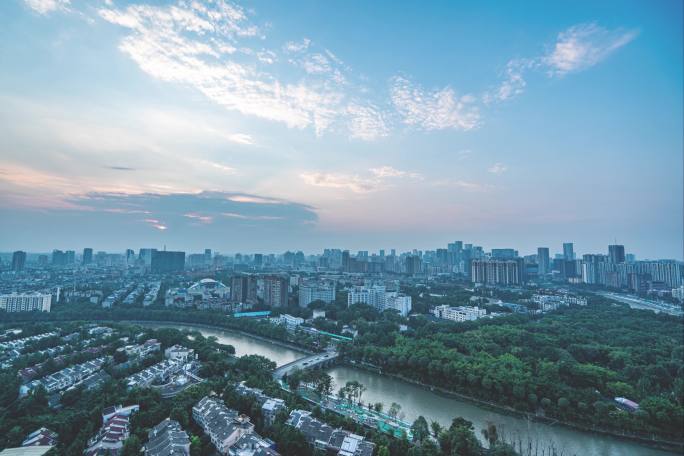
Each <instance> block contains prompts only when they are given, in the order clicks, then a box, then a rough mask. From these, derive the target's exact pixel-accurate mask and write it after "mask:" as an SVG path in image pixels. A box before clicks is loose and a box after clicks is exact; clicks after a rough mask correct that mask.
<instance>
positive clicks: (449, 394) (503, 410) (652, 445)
mask: <svg viewBox="0 0 684 456" xmlns="http://www.w3.org/2000/svg"><path fill="white" fill-rule="evenodd" d="M63 317H64V316H62V318H61V319H60V318H59V317H58V318H55V319H50V321H55V322H59V321H76V320H78V321H83V318H70V319H67V318H63ZM174 317H175V318H174V319H169V320H159V319H143V320H139V319H121V320H116V319H112V318H92V317H91V319H90V320H91V321H98V322H111V323H127V322H128V323H130V322H137V323H139V324H159V325H166V326H170V327H173V326H174V325H184V326H188V327H195V328H198V329H208V330H214V331H225V332H227V333H233V334H236V335H240V336H243V337H246V338H252V339H254V340H255V341H260V342H262V343H264V344H269V345H274V346H280V347H282V348H284V349H289V350H295V351H297V352H299V353H306V352H307V351H306V349H303V348H302V347H300V346H298V345H295V344H289V343H287V342H285V341H282V340H279V339H272V338H269V337H264V336H261V335H258V334H253V333H250V332H249V331H243V330H240V329H236V328H229V327H225V326H219V325H212V324H207V323H200V322H193V321H188V320H184V319H182V315H178V314H176V315H174ZM46 320H47V319H46ZM46 320H42V321H46ZM309 351H310V350H309ZM350 366H352V367H354V368H357V369H359V371H358V372H361V371H362V370H367V371H369V372H374V373H376V374H377V373H380V374H378V377H379V378H382V377H386V378H392V379H395V380H394V381H396V382H402V383H404V384H406V385H413V387H417V388H420V389H421V390H424V391H427V392H429V393H430V394H434V395H435V397H436V398H438V397H440V396H441V397H446V398H454V399H452V400H462V402H464V403H465V402H469V403H471V404H474V405H472V407H473V408H478V409H481V410H491V411H493V412H494V413H500V414H501V415H502V416H505V415H509V416H511V417H514V418H511V419H516V420H520V417H523V418H524V419H526V420H527V419H528V418H529V421H535V422H540V423H543V424H546V425H551V426H553V425H555V424H561V426H557V427H556V428H557V429H558V431H556V432H560V435H563V434H567V433H568V432H577V433H586V434H594V435H596V436H603V437H602V438H608V437H610V438H614V439H615V440H614V441H615V442H620V441H623V442H630V443H624V444H623V445H634V446H638V447H640V448H642V450H643V451H640V450H639V448H635V449H630V451H622V450H626V448H621V446H620V445H619V444H617V443H616V444H610V446H607V447H595V446H594V447H592V446H589V447H585V448H580V451H577V450H574V454H576V455H577V456H579V455H584V454H590V455H592V456H605V455H608V454H609V455H611V456H622V455H627V454H628V455H631V456H638V455H642V454H646V453H648V451H649V450H652V451H655V450H656V449H657V450H664V451H669V452H672V451H677V452H681V449H682V444H681V443H680V442H668V441H662V440H655V439H653V440H650V439H647V438H643V437H638V436H635V437H633V436H628V435H621V434H617V433H614V432H606V431H599V430H596V429H591V428H586V427H582V426H578V425H575V424H573V423H558V422H554V421H553V420H550V421H545V420H544V419H540V418H544V417H536V416H534V417H533V416H529V417H528V414H525V413H523V412H519V411H516V410H514V409H512V408H510V407H503V406H501V405H498V404H495V403H489V402H487V401H483V400H480V399H477V398H474V397H470V396H468V395H463V394H460V393H456V392H453V391H448V390H444V389H442V388H439V387H434V386H431V385H424V384H421V383H420V382H417V381H415V380H412V379H408V378H405V377H402V376H400V375H396V374H389V373H386V372H383V371H382V370H380V369H378V368H377V367H376V366H370V365H362V364H350ZM363 383H364V384H367V385H370V383H369V382H366V381H364V382H363ZM342 384H344V382H342ZM396 400H397V401H398V402H401V397H397V399H396ZM388 403H389V402H388ZM433 407H440V404H439V403H436V404H433ZM429 413H430V412H429V411H428V410H421V413H420V414H423V415H424V416H426V417H428V416H429ZM461 416H462V415H461ZM466 416H467V415H466ZM452 417H453V416H452ZM452 417H450V418H449V420H450V419H451V418H452ZM547 420H548V419H547ZM522 432H525V431H524V430H523V431H522ZM578 438H579V436H572V437H570V436H567V435H565V436H563V437H562V438H561V439H560V440H559V441H563V440H564V441H566V442H571V441H573V440H572V439H578ZM595 438H599V437H593V438H590V439H595ZM550 441H552V440H550ZM637 444H638V445H637ZM592 445H594V444H593V443H592ZM612 445H616V448H619V449H620V451H619V452H617V451H615V450H614V449H613V446H612ZM582 450H587V451H582ZM648 454H653V453H648ZM679 454H681V453H679Z"/></svg>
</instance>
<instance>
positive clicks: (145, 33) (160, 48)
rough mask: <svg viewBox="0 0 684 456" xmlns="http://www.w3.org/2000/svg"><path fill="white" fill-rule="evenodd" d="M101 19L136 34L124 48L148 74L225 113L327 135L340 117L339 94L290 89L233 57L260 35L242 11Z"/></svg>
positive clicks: (111, 12)
mask: <svg viewBox="0 0 684 456" xmlns="http://www.w3.org/2000/svg"><path fill="white" fill-rule="evenodd" d="M99 13H100V16H101V17H102V18H103V19H105V20H106V21H108V22H111V23H112V24H116V25H119V26H121V27H124V28H126V29H128V30H129V31H130V33H129V35H128V36H126V37H125V38H124V39H123V40H122V41H121V44H120V46H119V48H120V50H121V51H122V52H124V53H125V54H127V55H128V56H130V57H131V58H132V59H133V60H134V61H135V62H136V63H137V64H138V65H139V66H140V68H141V69H142V70H143V71H145V72H146V73H148V74H149V75H151V76H153V77H155V78H157V79H160V80H164V81H168V82H175V83H180V84H187V85H189V86H191V87H194V88H195V89H197V90H199V91H200V92H201V93H203V94H204V95H205V96H206V97H207V98H209V99H210V100H212V101H214V102H215V103H217V104H219V105H221V106H224V107H225V108H227V109H230V110H235V111H238V112H241V113H243V114H247V115H251V116H257V117H261V118H264V119H268V120H272V121H277V122H282V123H284V124H286V125H287V126H289V127H295V128H306V127H308V126H310V125H313V126H314V128H315V130H316V132H317V133H318V134H321V133H322V132H323V131H325V130H326V129H327V128H328V127H329V126H330V124H331V123H332V122H333V121H334V119H335V118H336V112H338V111H339V109H338V107H339V103H340V99H341V95H340V94H339V93H337V92H336V91H334V90H328V89H324V88H323V89H321V88H314V87H311V86H308V85H306V84H305V83H286V82H283V81H280V80H279V79H278V78H277V77H276V76H274V75H273V74H270V73H269V72H268V71H266V70H265V69H260V68H258V67H257V66H254V65H249V64H246V63H241V62H239V61H238V60H237V59H235V58H232V57H231V56H232V55H233V54H235V53H236V51H235V49H236V48H237V49H238V51H237V52H240V49H246V50H248V51H249V52H251V53H253V52H254V51H253V50H252V48H251V47H249V45H248V44H246V45H245V46H242V45H238V46H236V43H238V42H241V40H244V39H250V38H253V37H256V36H258V34H259V33H260V31H259V28H258V27H257V26H255V25H253V24H252V23H251V21H250V20H249V18H248V17H247V13H246V12H245V11H244V10H243V8H241V7H240V6H237V5H234V4H232V3H229V2H226V1H223V0H218V1H217V2H215V3H212V4H207V5H205V4H201V3H199V2H192V3H191V4H187V3H185V2H179V3H178V4H175V5H171V6H150V5H131V6H128V7H126V8H125V9H114V8H103V9H101V10H100V11H99Z"/></svg>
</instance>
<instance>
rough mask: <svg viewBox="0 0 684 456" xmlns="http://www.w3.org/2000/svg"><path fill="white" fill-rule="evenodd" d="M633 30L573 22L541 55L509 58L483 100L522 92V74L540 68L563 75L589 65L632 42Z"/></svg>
mask: <svg viewBox="0 0 684 456" xmlns="http://www.w3.org/2000/svg"><path fill="white" fill-rule="evenodd" d="M638 34H639V33H638V31H637V30H625V29H622V28H618V29H613V30H610V29H606V28H604V27H601V26H600V25H598V24H596V23H585V24H578V25H574V26H572V27H570V28H568V29H566V30H564V31H562V32H560V33H559V34H558V37H557V38H556V41H555V43H554V44H553V46H552V47H551V49H550V51H549V52H547V53H546V54H545V55H542V56H537V57H531V58H516V59H512V60H509V61H508V63H507V64H506V68H505V70H504V72H503V80H502V82H501V83H500V84H499V85H498V86H497V87H495V88H493V89H491V90H488V91H486V92H485V93H484V95H483V96H482V100H483V101H484V102H485V103H487V104H488V103H492V102H500V101H507V100H510V99H512V98H515V97H516V96H518V95H520V94H522V93H523V91H524V90H525V87H526V86H527V81H526V74H527V73H528V72H531V71H543V72H545V73H546V74H547V75H548V76H551V77H553V76H564V75H566V74H568V73H574V72H579V71H582V70H586V69H588V68H591V67H593V66H595V65H597V64H598V63H600V62H602V61H603V60H605V59H606V58H607V57H608V56H610V55H611V54H612V53H614V52H615V51H617V50H618V49H620V48H621V47H623V46H625V45H626V44H628V43H630V42H631V41H633V40H634V39H635V38H636V37H637V35H638Z"/></svg>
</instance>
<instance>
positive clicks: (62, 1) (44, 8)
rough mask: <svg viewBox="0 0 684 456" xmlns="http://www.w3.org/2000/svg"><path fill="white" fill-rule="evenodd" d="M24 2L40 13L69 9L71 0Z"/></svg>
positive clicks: (27, 0)
mask: <svg viewBox="0 0 684 456" xmlns="http://www.w3.org/2000/svg"><path fill="white" fill-rule="evenodd" d="M24 3H26V5H28V6H29V8H31V9H32V10H33V11H35V12H37V13H39V14H49V13H52V12H54V11H60V10H61V11H68V9H69V8H68V7H69V4H70V3H71V2H70V0H24Z"/></svg>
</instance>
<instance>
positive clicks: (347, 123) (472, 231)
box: [0, 0, 684, 259]
mask: <svg viewBox="0 0 684 456" xmlns="http://www.w3.org/2000/svg"><path fill="white" fill-rule="evenodd" d="M682 16H683V11H682V2H681V1H679V0H662V1H658V2H653V1H647V0H643V1H630V0H617V1H610V0H608V1H603V2H590V1H587V2H584V1H558V2H548V1H527V2H524V3H520V2H494V1H470V2H465V1H460V2H453V1H449V2H439V1H434V2H401V1H373V2H361V1H345V2H341V1H337V2H332V1H327V2H323V1H288V2H273V1H262V0H256V1H249V2H240V3H237V2H229V1H223V0H214V1H191V0H177V1H161V0H135V1H124V0H88V1H81V0H6V1H2V2H0V68H1V70H0V250H13V249H24V250H29V251H49V250H52V249H53V248H61V249H81V248H83V247H93V248H95V249H96V250H110V251H116V250H122V249H125V248H136V249H137V248H140V247H157V248H161V247H162V246H166V247H167V248H168V249H179V250H180V249H182V250H187V251H200V250H201V249H203V248H205V247H206V248H213V249H214V250H217V251H221V252H226V253H229V252H243V253H244V252H279V251H285V250H287V249H289V250H295V249H296V250H303V251H305V252H311V253H313V252H318V251H320V250H321V249H323V248H348V249H351V250H377V249H381V248H384V249H390V248H396V249H398V250H399V251H402V250H409V249H413V248H418V249H434V248H437V247H443V246H445V245H446V243H448V242H452V241H454V240H464V241H466V242H472V243H474V244H477V245H483V246H484V247H485V248H486V249H489V248H502V247H512V248H516V249H518V250H520V252H521V253H532V252H534V251H536V248H537V247H538V246H548V247H550V248H551V251H552V252H553V251H561V248H562V242H574V243H575V251H576V252H579V253H588V252H598V253H600V252H605V251H606V250H607V245H608V244H612V243H615V242H617V243H620V244H625V245H626V249H627V251H628V252H632V253H634V254H636V255H637V257H638V258H678V259H682V255H683V253H682V252H683V249H684V246H683V244H682V243H683V237H684V234H683V233H684V227H683V225H682V223H683V218H684V217H683V213H682V211H683V206H684V201H683V194H684V192H683V188H682V186H683V181H684V178H683V176H682V173H683V169H684V166H683V163H682V157H683V149H684V146H683V144H682V137H683V134H682V125H683V124H684V119H683V107H682V100H683V98H684V92H683V89H682V86H683V84H682V82H683V77H684V76H683V74H682V73H683V72H682V67H683V61H682V53H683V49H682V42H683V39H682V38H683V30H682V27H683V25H682Z"/></svg>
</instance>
